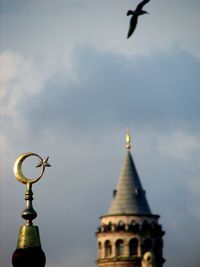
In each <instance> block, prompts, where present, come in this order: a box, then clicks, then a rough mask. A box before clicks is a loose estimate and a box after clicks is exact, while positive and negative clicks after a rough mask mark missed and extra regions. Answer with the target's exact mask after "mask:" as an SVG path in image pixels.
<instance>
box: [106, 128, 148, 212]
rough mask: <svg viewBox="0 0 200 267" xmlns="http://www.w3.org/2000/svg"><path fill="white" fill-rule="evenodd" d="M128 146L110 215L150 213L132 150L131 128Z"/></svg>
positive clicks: (127, 141) (127, 136) (128, 134)
mask: <svg viewBox="0 0 200 267" xmlns="http://www.w3.org/2000/svg"><path fill="white" fill-rule="evenodd" d="M126 148H127V154H126V157H125V161H124V165H123V167H122V170H121V174H120V176H119V180H118V183H117V188H116V190H114V194H113V200H112V203H111V206H110V209H109V213H108V215H122V214H129V215H131V214H133V215H150V214H151V210H150V207H149V204H148V201H147V199H146V196H145V191H144V189H143V188H142V184H141V181H140V178H139V176H138V173H137V170H136V167H135V164H134V161H133V158H132V155H131V151H130V149H131V142H130V131H129V130H128V132H127V135H126Z"/></svg>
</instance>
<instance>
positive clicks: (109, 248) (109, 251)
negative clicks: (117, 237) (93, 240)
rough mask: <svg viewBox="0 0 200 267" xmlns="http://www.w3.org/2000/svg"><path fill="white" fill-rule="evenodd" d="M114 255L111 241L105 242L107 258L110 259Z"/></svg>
mask: <svg viewBox="0 0 200 267" xmlns="http://www.w3.org/2000/svg"><path fill="white" fill-rule="evenodd" d="M111 254H112V246H111V243H110V241H109V240H106V242H105V257H106V258H107V257H109V256H110V255H111Z"/></svg>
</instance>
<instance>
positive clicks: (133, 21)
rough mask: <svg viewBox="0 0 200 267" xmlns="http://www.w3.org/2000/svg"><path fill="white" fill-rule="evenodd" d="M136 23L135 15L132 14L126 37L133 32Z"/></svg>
mask: <svg viewBox="0 0 200 267" xmlns="http://www.w3.org/2000/svg"><path fill="white" fill-rule="evenodd" d="M136 25H137V16H134V15H133V16H132V18H131V20H130V26H129V30H128V35H127V38H129V37H130V36H131V35H132V34H133V32H134V30H135V28H136Z"/></svg>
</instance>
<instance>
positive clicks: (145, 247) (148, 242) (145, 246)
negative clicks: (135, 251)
mask: <svg viewBox="0 0 200 267" xmlns="http://www.w3.org/2000/svg"><path fill="white" fill-rule="evenodd" d="M152 246H153V242H152V239H151V238H145V239H144V240H143V242H142V255H144V254H145V253H146V252H147V251H151V250H152Z"/></svg>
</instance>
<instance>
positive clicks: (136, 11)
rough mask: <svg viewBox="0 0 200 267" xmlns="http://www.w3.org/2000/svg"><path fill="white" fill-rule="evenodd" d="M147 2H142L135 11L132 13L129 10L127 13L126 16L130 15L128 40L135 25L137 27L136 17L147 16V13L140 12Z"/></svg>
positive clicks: (146, 0) (145, 0)
mask: <svg viewBox="0 0 200 267" xmlns="http://www.w3.org/2000/svg"><path fill="white" fill-rule="evenodd" d="M149 1H150V0H144V1H142V2H141V3H139V5H138V6H137V7H136V9H135V10H134V11H133V10H129V11H128V12H127V16H130V15H132V18H131V20H130V27H129V31H128V35H127V38H129V37H130V36H131V35H132V34H133V32H134V30H135V28H136V25H137V21H138V17H139V16H140V15H143V14H149V13H148V12H147V11H144V10H142V8H143V6H144V5H146V4H147V3H148V2H149Z"/></svg>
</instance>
